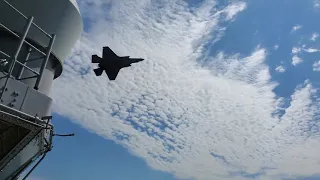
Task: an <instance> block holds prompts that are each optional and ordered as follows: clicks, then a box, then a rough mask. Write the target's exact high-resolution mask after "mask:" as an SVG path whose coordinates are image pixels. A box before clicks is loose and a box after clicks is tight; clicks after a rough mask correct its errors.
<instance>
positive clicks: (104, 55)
mask: <svg viewBox="0 0 320 180" xmlns="http://www.w3.org/2000/svg"><path fill="white" fill-rule="evenodd" d="M117 57H118V56H117V55H116V53H114V52H113V51H112V50H111V49H110V48H109V47H108V46H106V47H103V52H102V58H103V59H108V58H117Z"/></svg>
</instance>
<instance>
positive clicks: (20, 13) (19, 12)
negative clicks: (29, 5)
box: [3, 0, 52, 38]
mask: <svg viewBox="0 0 320 180" xmlns="http://www.w3.org/2000/svg"><path fill="white" fill-rule="evenodd" d="M3 1H4V2H5V3H6V4H7V5H8V6H10V7H11V8H12V9H13V10H15V11H16V12H17V13H19V14H20V15H21V16H22V17H24V18H25V19H28V17H27V16H25V15H24V14H23V13H22V12H20V11H19V10H18V9H16V8H15V7H13V6H12V5H11V4H10V3H9V2H8V1H6V0H3ZM32 25H34V26H35V27H36V28H37V29H39V30H40V31H41V32H42V33H44V34H45V35H46V36H48V37H49V38H52V37H51V35H50V34H48V33H47V32H45V31H44V30H43V29H41V28H40V27H39V26H38V25H37V24H36V23H34V22H32Z"/></svg>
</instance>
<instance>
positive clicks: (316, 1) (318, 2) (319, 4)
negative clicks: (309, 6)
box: [313, 0, 320, 8]
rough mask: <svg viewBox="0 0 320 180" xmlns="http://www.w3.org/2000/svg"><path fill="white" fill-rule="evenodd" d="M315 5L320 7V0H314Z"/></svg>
mask: <svg viewBox="0 0 320 180" xmlns="http://www.w3.org/2000/svg"><path fill="white" fill-rule="evenodd" d="M313 6H314V7H315V8H319V7H320V0H314V1H313Z"/></svg>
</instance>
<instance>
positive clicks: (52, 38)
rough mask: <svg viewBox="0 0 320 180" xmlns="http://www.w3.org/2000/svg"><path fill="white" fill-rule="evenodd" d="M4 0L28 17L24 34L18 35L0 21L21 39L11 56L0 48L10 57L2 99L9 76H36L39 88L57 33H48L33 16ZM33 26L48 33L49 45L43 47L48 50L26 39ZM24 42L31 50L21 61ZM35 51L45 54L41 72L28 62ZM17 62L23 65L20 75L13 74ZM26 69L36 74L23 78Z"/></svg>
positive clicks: (36, 84)
mask: <svg viewBox="0 0 320 180" xmlns="http://www.w3.org/2000/svg"><path fill="white" fill-rule="evenodd" d="M2 1H4V2H5V4H7V5H8V7H10V8H12V9H13V10H14V11H15V12H17V13H18V14H19V15H21V16H22V17H23V18H24V19H26V21H27V22H26V25H25V27H24V30H23V33H22V35H18V34H17V33H16V32H14V31H13V30H11V29H10V28H8V27H7V26H5V25H4V24H2V23H1V22H0V28H3V29H4V30H6V31H7V32H9V33H10V34H11V35H13V36H15V37H16V38H18V39H19V43H18V45H17V49H16V51H15V53H14V54H13V56H10V55H9V54H7V53H5V52H3V51H1V49H0V54H2V55H3V56H5V57H6V58H8V59H10V63H9V70H8V72H7V73H6V72H5V71H3V73H5V74H6V75H5V76H4V77H5V78H6V81H5V84H4V87H3V90H2V91H1V92H0V99H2V96H3V93H4V89H5V88H6V87H7V84H8V81H9V78H15V79H17V80H23V79H29V78H36V82H35V85H34V89H36V90H38V88H39V84H40V82H41V79H42V76H43V73H44V69H45V68H46V66H47V63H48V60H49V57H50V54H51V51H52V47H53V44H54V41H55V35H54V34H52V35H50V34H48V33H47V32H45V31H44V30H43V29H41V28H40V27H39V26H38V25H37V24H35V23H34V22H33V20H34V17H33V16H31V17H29V18H28V17H27V16H25V15H24V14H23V13H21V12H20V11H19V10H18V9H16V8H15V7H14V6H13V5H11V4H10V3H9V2H8V1H6V0H2ZM32 26H34V27H36V28H37V29H38V30H40V32H41V33H43V34H44V35H46V36H47V37H48V38H49V44H48V46H47V47H43V48H44V49H45V50H46V52H42V51H41V50H40V49H38V48H37V47H35V46H34V45H32V44H31V43H30V42H28V41H27V40H26V37H27V35H28V32H29V30H30V28H31V27H32ZM23 44H27V46H28V47H29V51H28V54H27V56H26V57H25V60H24V62H20V61H18V60H17V58H18V55H19V53H20V51H21V48H22V46H23ZM33 51H36V52H38V53H40V54H41V55H43V57H40V58H39V59H43V61H42V63H41V67H40V70H39V72H37V71H35V70H33V69H32V68H30V67H28V66H27V63H28V62H30V61H33V60H34V59H29V57H30V53H32V52H33ZM17 64H18V65H20V66H21V70H20V72H19V75H18V76H12V72H13V70H14V68H15V67H16V65H17ZM25 69H26V70H28V71H31V72H32V73H33V74H35V75H34V76H30V77H24V78H21V76H22V73H23V71H24V70H25ZM2 78H3V77H2ZM2 78H0V79H2Z"/></svg>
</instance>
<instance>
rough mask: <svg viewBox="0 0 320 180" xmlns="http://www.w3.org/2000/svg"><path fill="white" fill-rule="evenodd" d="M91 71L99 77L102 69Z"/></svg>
mask: <svg viewBox="0 0 320 180" xmlns="http://www.w3.org/2000/svg"><path fill="white" fill-rule="evenodd" d="M93 71H94V73H95V74H96V76H101V74H102V72H103V69H101V68H97V69H94V70H93Z"/></svg>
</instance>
